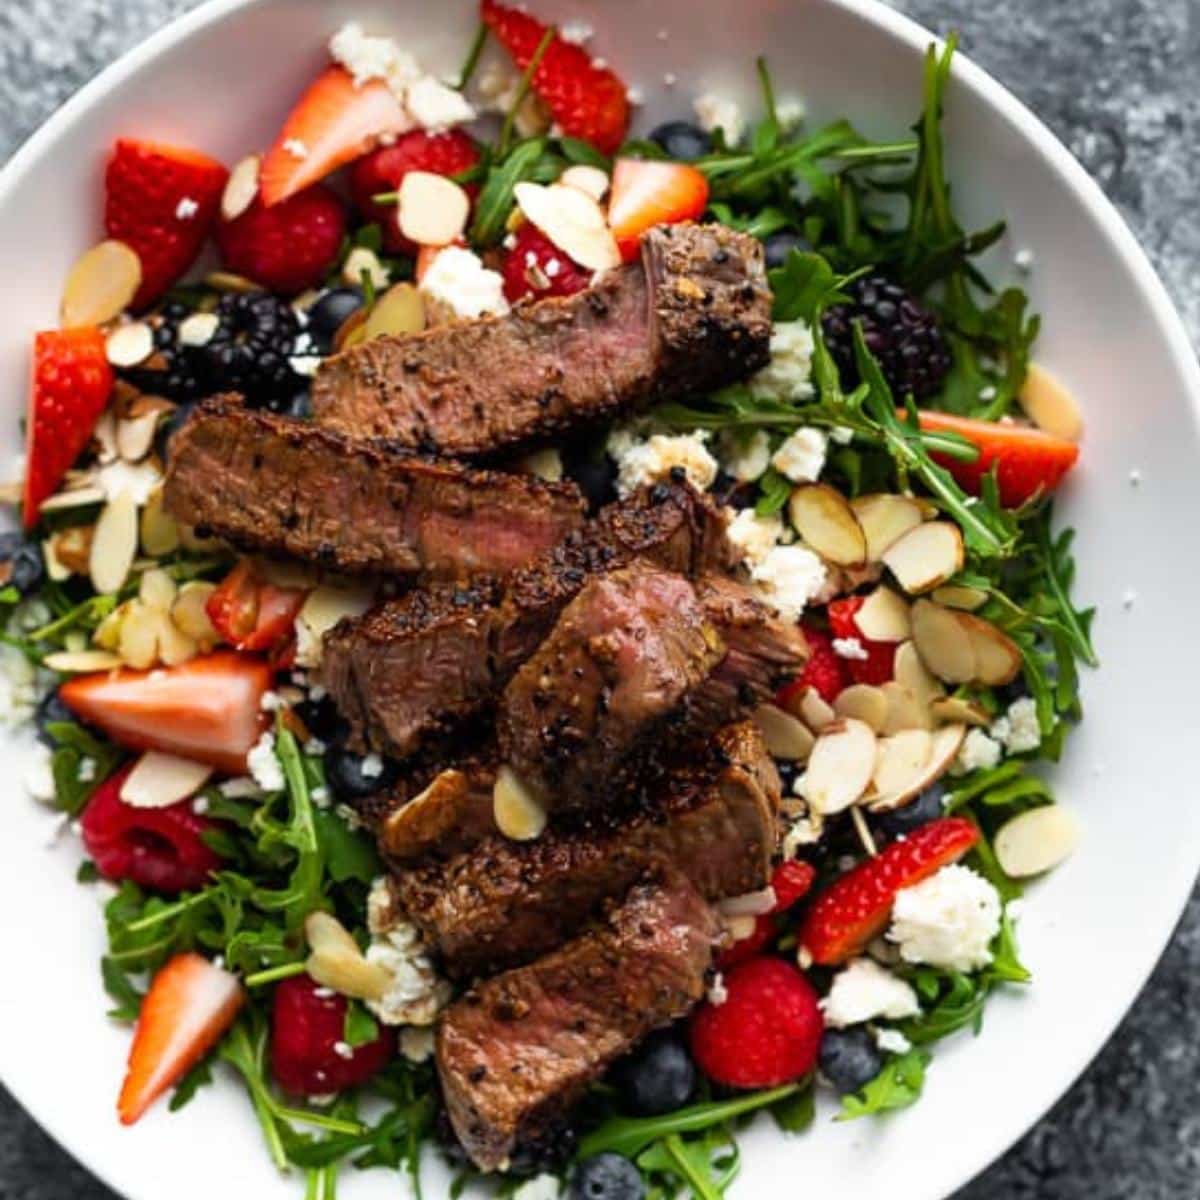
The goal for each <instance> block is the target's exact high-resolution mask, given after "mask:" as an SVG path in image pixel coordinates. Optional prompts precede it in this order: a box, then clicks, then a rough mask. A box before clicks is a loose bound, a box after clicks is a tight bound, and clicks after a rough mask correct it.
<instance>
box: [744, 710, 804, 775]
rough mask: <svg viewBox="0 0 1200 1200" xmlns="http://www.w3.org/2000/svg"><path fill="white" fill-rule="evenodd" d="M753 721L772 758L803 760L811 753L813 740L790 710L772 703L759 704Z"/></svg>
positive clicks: (792, 760)
mask: <svg viewBox="0 0 1200 1200" xmlns="http://www.w3.org/2000/svg"><path fill="white" fill-rule="evenodd" d="M754 721H755V724H757V725H758V727H759V729H760V730H762V735H763V739H764V740H765V741H766V743H767V750H768V752H769V753H770V755H771V757H772V758H780V759H783V760H784V761H785V762H804V761H805V760H806V759H807V758H808V756H809V755H810V754H811V753H812V748H813V742H814V741H815V739H814V737H813V735H812V733H811V732H810V731H809V728H808V726H807V725H805V724H804V722H803V721H801V720H799V718H797V717H794V716H793V715H792V714H791V713H790V712H785V711H784V710H783V709H782V708H777V707H776V706H775V705H774V704H760V705H759V706H758V708H757V709H755V712H754Z"/></svg>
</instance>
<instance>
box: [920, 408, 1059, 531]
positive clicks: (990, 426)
mask: <svg viewBox="0 0 1200 1200" xmlns="http://www.w3.org/2000/svg"><path fill="white" fill-rule="evenodd" d="M920 419H921V428H922V429H927V430H929V431H930V432H933V433H957V434H960V435H961V436H962V437H965V438H966V439H967V441H969V442H971V443H973V444H974V445H976V446H978V447H979V457H978V458H977V459H976V460H975V461H974V462H973V463H965V462H960V461H959V460H958V459H954V458H948V457H946V456H945V455H941V454H934V455H933V458H934V459H935V460H936V461H937V462H938V463H940V464H941V465H942V466H943V467H945V468H946V470H947V471H949V472H950V474H951V475H953V476H954V478H955V479H956V480H958V482H959V484H960V485H961V486H962V487H963V488H964V489H965V490H966V491H968V492H971V493H972V494H974V495H976V496H978V495H979V489H980V481H981V480H982V479H983V477H984V476H985V475H986V474H987V473H988V472H989V471H990V470H991V469H992V467H993V466H994V467H995V468H996V479H997V482H998V484H999V487H1000V499H1001V501H1002V502H1003V503H1004V504H1005V505H1006V506H1007V507H1008V508H1017V507H1019V506H1020V505H1022V504H1024V503H1025V502H1026V501H1027V500H1032V499H1033V497H1034V496H1036V495H1038V494H1039V493H1043V494H1044V493H1048V492H1052V491H1054V489H1055V488H1057V487H1058V485H1059V484H1060V483H1062V481H1063V478H1064V477H1065V476H1066V475H1067V473H1068V472H1069V471H1070V470H1071V468H1072V467H1074V466H1075V464H1076V462H1078V460H1079V447H1078V446H1077V445H1076V444H1075V443H1074V442H1068V441H1067V440H1066V439H1065V438H1059V437H1054V436H1053V435H1052V434H1049V433H1043V432H1042V431H1041V430H1040V429H1031V428H1030V427H1029V426H1028V425H1004V424H1001V423H999V422H997V421H975V420H972V419H971V418H969V417H955V416H952V415H951V414H950V413H942V412H929V411H922V413H921V414H920Z"/></svg>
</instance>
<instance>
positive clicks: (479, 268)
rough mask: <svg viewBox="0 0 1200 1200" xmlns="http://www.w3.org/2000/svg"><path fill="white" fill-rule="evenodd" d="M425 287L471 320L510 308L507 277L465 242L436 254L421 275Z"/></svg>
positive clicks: (455, 313) (429, 293) (439, 300)
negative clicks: (506, 288)
mask: <svg viewBox="0 0 1200 1200" xmlns="http://www.w3.org/2000/svg"><path fill="white" fill-rule="evenodd" d="M421 291H422V292H424V294H425V295H426V296H428V297H429V298H430V299H431V300H435V301H438V302H440V303H442V304H444V305H445V306H446V307H447V308H449V309H450V310H451V312H453V313H454V315H455V316H456V317H463V318H465V319H467V320H474V319H475V318H477V317H482V316H484V315H485V314H486V313H492V314H494V315H496V316H503V315H504V314H505V313H507V312H508V301H507V300H505V298H504V279H503V277H502V276H501V275H500V273H499V272H498V271H489V270H488V269H487V267H485V266H484V265H483V260H482V259H481V258H480V257H479V256H478V255H477V254H475V253H473V252H472V251H470V250H467V249H466V248H464V247H462V246H447V247H446V248H445V249H444V250H443V251H441V253H439V254H438V255H437V256H436V257H435V258H434V260H433V262H431V263H430V264H429V269H428V270H427V271H426V272H425V274H424V276H423V277H422V279H421Z"/></svg>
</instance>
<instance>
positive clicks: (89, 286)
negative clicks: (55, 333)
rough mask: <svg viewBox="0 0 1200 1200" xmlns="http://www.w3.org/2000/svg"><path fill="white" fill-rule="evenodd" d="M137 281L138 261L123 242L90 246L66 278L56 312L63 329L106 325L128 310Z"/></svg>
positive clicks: (138, 273) (139, 278)
mask: <svg viewBox="0 0 1200 1200" xmlns="http://www.w3.org/2000/svg"><path fill="white" fill-rule="evenodd" d="M141 282H142V263H141V260H140V259H139V258H138V256H137V254H135V253H134V251H133V250H131V249H130V248H129V247H128V246H127V245H126V244H125V243H124V242H118V241H113V240H109V241H106V242H101V243H100V244H99V245H98V246H93V247H92V248H91V249H90V250H88V251H86V252H85V253H84V254H83V255H81V256H80V257H79V258H78V259H77V260H76V261H75V265H74V266H73V267H72V268H71V270H70V273H69V274H68V275H67V283H66V286H65V287H64V288H63V297H62V306H61V308H60V311H59V319H60V320H61V322H62V325H63V328H64V329H74V328H76V327H78V326H81V325H107V324H108V322H109V321H111V320H113V319H114V318H115V317H118V316H120V315H121V313H122V312H124V311H125V309H126V308H128V307H129V305H130V304H131V303H132V301H133V297H134V295H135V294H136V293H137V290H138V287H139V286H140V285H141Z"/></svg>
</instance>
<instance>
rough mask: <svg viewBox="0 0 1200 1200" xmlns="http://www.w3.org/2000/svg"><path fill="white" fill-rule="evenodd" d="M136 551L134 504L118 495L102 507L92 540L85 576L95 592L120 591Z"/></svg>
mask: <svg viewBox="0 0 1200 1200" xmlns="http://www.w3.org/2000/svg"><path fill="white" fill-rule="evenodd" d="M137 548H138V513H137V505H136V504H134V502H133V497H132V496H131V495H130V494H129V493H128V492H120V493H118V494H117V495H116V496H115V497H113V499H112V500H110V501H109V502H108V503H107V504H106V505H105V506H104V509H103V511H102V512H101V513H100V518H99V520H98V521H97V522H96V532H95V534H94V535H93V537H92V548H91V552H90V553H89V555H88V573H89V574H90V575H91V578H92V586H93V587H94V588H95V589H96V591H98V592H99V593H100V594H101V595H102V596H108V595H112V593H114V592H118V591H120V590H121V585H122V584H123V583H124V582H125V579H126V577H127V576H128V574H129V568H130V567H131V566H132V565H133V559H134V556H135V555H136V554H137Z"/></svg>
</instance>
